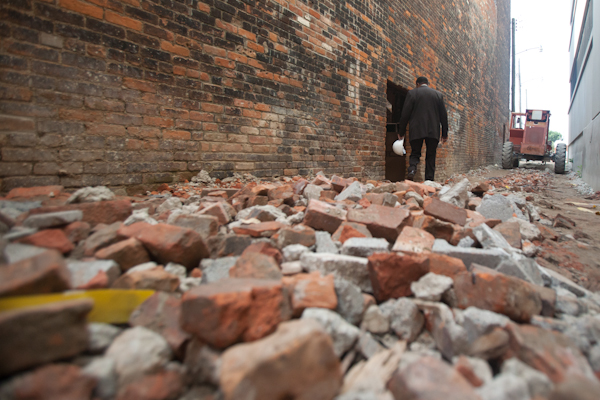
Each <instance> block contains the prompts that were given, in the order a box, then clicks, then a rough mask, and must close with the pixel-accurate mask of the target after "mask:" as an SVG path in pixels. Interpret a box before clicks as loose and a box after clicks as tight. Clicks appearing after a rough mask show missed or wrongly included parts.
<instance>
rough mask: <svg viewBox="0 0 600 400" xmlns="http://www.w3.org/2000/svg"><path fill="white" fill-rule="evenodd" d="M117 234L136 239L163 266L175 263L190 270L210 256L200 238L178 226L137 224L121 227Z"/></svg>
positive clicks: (191, 231) (196, 234) (189, 230)
mask: <svg viewBox="0 0 600 400" xmlns="http://www.w3.org/2000/svg"><path fill="white" fill-rule="evenodd" d="M118 234H119V235H120V236H124V237H134V238H136V239H137V240H139V241H140V242H142V243H143V244H144V247H146V249H147V250H148V252H149V253H150V254H151V255H152V257H153V258H154V259H155V260H156V261H158V262H159V263H161V264H165V265H166V264H167V263H169V262H175V263H177V264H181V265H183V266H185V267H186V268H187V269H192V268H194V267H197V266H198V263H199V262H200V260H201V259H203V258H207V257H208V256H209V254H210V253H209V251H208V248H207V247H206V243H205V242H204V239H202V236H200V235H199V234H198V233H196V232H195V231H193V230H191V229H186V228H180V227H178V226H173V225H167V224H156V225H150V224H147V223H145V222H137V223H135V224H132V225H129V226H123V227H121V228H120V229H119V230H118Z"/></svg>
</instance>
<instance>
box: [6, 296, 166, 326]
mask: <svg viewBox="0 0 600 400" xmlns="http://www.w3.org/2000/svg"><path fill="white" fill-rule="evenodd" d="M152 294H154V290H126V289H98V290H73V291H68V292H63V293H55V294H40V295H32V296H15V297H6V298H0V312H3V311H9V310H16V309H19V308H24V307H33V306H39V305H44V304H49V303H55V302H59V301H65V300H73V299H92V300H94V308H92V311H91V312H90V313H89V314H88V321H89V322H105V323H110V324H122V323H126V322H127V321H128V320H129V316H130V315H131V313H132V312H133V310H135V309H136V308H137V307H138V306H139V305H140V304H142V303H143V302H144V301H146V299H147V298H148V297H150V296H152Z"/></svg>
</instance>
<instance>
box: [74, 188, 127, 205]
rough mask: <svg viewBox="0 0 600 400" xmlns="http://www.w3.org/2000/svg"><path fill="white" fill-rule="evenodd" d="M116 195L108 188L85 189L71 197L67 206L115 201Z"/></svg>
mask: <svg viewBox="0 0 600 400" xmlns="http://www.w3.org/2000/svg"><path fill="white" fill-rule="evenodd" d="M115 197H116V196H115V194H114V193H113V192H112V191H111V190H110V189H109V188H107V187H106V186H96V187H89V186H88V187H85V188H81V189H79V190H77V191H76V192H75V193H73V194H72V195H71V197H69V199H68V200H67V204H70V203H88V202H90V203H91V202H95V201H103V200H113V199H114V198H115Z"/></svg>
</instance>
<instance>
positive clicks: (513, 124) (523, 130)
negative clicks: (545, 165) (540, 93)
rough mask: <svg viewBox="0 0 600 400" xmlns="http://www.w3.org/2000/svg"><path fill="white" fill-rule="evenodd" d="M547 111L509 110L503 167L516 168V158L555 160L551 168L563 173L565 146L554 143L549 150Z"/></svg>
mask: <svg viewBox="0 0 600 400" xmlns="http://www.w3.org/2000/svg"><path fill="white" fill-rule="evenodd" d="M549 126H550V111H545V110H527V111H525V113H512V114H511V118H510V138H509V139H508V141H507V142H504V146H503V147H502V168H504V169H509V168H517V167H518V166H519V160H520V159H521V158H524V159H525V160H527V161H530V160H536V161H544V162H546V161H551V160H552V161H554V172H555V173H557V174H564V173H565V165H566V158H567V146H566V145H565V144H564V143H559V144H557V145H556V153H554V154H552V143H551V142H550V141H549V138H548V132H549V131H548V127H549Z"/></svg>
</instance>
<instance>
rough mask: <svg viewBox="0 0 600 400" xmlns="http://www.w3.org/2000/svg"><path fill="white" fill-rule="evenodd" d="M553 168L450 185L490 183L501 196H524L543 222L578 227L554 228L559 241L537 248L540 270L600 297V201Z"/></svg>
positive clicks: (527, 168)
mask: <svg viewBox="0 0 600 400" xmlns="http://www.w3.org/2000/svg"><path fill="white" fill-rule="evenodd" d="M553 171H554V164H552V163H547V164H542V163H541V162H525V161H521V164H520V168H517V169H513V170H503V169H501V168H498V167H488V168H486V169H484V170H481V171H473V172H471V173H469V174H466V175H462V176H460V177H453V178H452V180H453V181H456V180H457V179H458V180H459V179H463V178H464V177H467V178H468V179H469V181H470V182H471V183H473V184H474V183H479V182H488V183H490V184H492V185H494V186H496V187H498V186H500V187H499V188H498V189H497V190H498V191H504V192H507V191H513V192H516V193H519V192H521V193H522V194H523V195H524V196H528V200H529V201H530V202H532V203H533V204H534V205H535V206H537V207H538V209H539V212H540V215H541V216H542V218H546V219H549V220H554V218H555V217H556V216H557V214H560V215H562V216H564V217H567V218H569V219H571V220H572V221H573V222H575V227H574V228H563V227H551V229H553V230H554V231H555V232H556V234H557V235H558V236H559V237H558V239H557V240H555V241H554V240H544V241H543V242H541V243H539V245H540V247H541V251H540V253H539V254H538V256H537V261H538V263H539V264H540V265H543V266H545V267H548V268H551V269H553V270H555V271H557V272H560V273H562V274H563V275H565V276H567V277H568V278H570V279H573V280H574V281H575V282H578V283H579V284H581V285H582V286H584V287H586V288H588V289H590V290H592V291H600V215H599V214H600V213H599V214H596V213H598V212H600V198H598V196H597V195H596V196H590V195H582V194H580V193H579V192H578V190H577V188H578V183H579V182H580V181H579V180H577V179H576V178H577V177H576V176H574V174H569V173H567V174H565V175H556V174H554V172H553ZM594 206H596V207H594Z"/></svg>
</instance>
